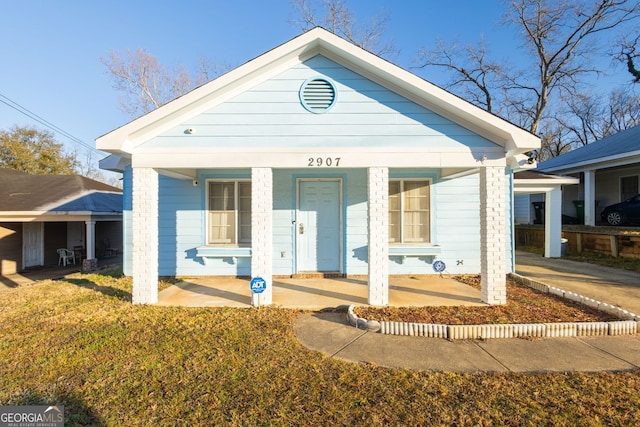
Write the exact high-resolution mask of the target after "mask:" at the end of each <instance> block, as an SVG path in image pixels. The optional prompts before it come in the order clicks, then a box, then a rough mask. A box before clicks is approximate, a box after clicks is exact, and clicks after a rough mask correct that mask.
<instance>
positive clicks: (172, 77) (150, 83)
mask: <svg viewBox="0 0 640 427" xmlns="http://www.w3.org/2000/svg"><path fill="white" fill-rule="evenodd" d="M100 61H101V62H102V63H103V64H104V65H105V66H106V67H107V70H108V71H109V74H110V75H111V78H112V80H113V87H114V88H115V89H116V90H117V91H118V92H119V94H120V96H119V100H120V108H121V109H122V111H124V112H125V113H127V114H129V115H130V116H131V117H138V116H140V115H142V114H145V113H148V112H149V111H152V110H155V109H156V108H158V107H160V106H161V105H163V104H165V103H167V102H169V101H171V100H173V99H175V98H177V97H179V96H181V95H184V94H185V93H187V92H189V91H190V90H192V89H194V88H195V87H197V86H200V85H202V84H204V83H206V82H207V81H209V80H210V79H211V78H212V77H213V76H215V75H217V74H219V72H220V70H219V69H217V68H216V67H213V66H210V65H209V64H208V62H207V61H205V60H201V63H200V69H199V70H198V72H197V73H195V74H191V73H190V72H189V71H188V70H187V69H186V68H185V67H184V66H180V67H178V68H176V69H173V70H169V69H167V68H166V67H165V66H164V65H162V64H161V63H160V61H159V60H158V58H156V57H155V56H153V55H151V54H150V53H149V52H147V51H146V50H144V49H138V50H136V51H135V52H132V51H130V50H128V49H127V50H126V51H125V52H124V53H123V52H120V51H115V50H113V51H111V52H109V55H108V56H107V57H103V58H100Z"/></svg>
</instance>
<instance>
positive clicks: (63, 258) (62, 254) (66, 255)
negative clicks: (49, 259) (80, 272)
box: [57, 248, 76, 267]
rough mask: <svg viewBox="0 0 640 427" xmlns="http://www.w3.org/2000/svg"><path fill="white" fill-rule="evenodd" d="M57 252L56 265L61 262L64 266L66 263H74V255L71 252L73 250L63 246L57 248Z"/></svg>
mask: <svg viewBox="0 0 640 427" xmlns="http://www.w3.org/2000/svg"><path fill="white" fill-rule="evenodd" d="M57 252H58V257H59V258H58V265H60V264H62V265H63V266H64V267H66V266H67V264H70V263H73V264H75V263H76V256H75V254H74V253H73V251H71V250H69V249H65V248H60V249H58V250H57Z"/></svg>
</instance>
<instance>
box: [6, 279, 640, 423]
mask: <svg viewBox="0 0 640 427" xmlns="http://www.w3.org/2000/svg"><path fill="white" fill-rule="evenodd" d="M298 313H299V312H298V311H296V310H286V309H277V308H260V309H231V308H168V307H157V306H133V305H132V304H131V281H130V279H129V278H122V277H119V276H118V275H113V276H111V275H106V274H102V275H87V276H82V277H80V278H77V279H69V280H67V281H58V282H44V283H40V284H37V285H32V286H26V287H22V288H16V289H10V290H7V291H3V292H0V338H1V339H0V379H1V381H0V404H2V405H24V404H55V403H57V404H62V405H64V406H65V415H66V418H67V424H68V425H113V426H125V425H126V426H136V425H203V426H213V425H305V426H308V425H323V426H324V425H366V426H370V425H447V426H448V425H474V426H475V425H514V426H515V425H518V426H519V425H624V426H627V425H638V424H640V375H639V373H638V372H637V371H635V372H620V373H597V374H579V373H567V374H530V375H528V374H489V373H486V374H485V373H479V374H455V373H431V372H414V371H409V370H394V369H387V368H381V367H378V366H375V365H374V364H371V363H368V364H356V363H349V362H344V361H341V360H336V359H331V358H329V357H327V356H324V355H322V354H320V353H317V352H312V351H309V350H307V349H306V348H304V347H303V346H301V345H300V344H299V343H298V341H297V340H296V338H295V336H294V334H293V327H292V325H293V321H294V319H295V317H296V315H297V314H298ZM416 339H419V338H416Z"/></svg>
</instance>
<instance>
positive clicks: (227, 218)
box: [207, 181, 251, 244]
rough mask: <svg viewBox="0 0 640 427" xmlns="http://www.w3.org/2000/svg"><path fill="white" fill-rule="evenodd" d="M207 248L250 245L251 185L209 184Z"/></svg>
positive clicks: (239, 182)
mask: <svg viewBox="0 0 640 427" xmlns="http://www.w3.org/2000/svg"><path fill="white" fill-rule="evenodd" d="M208 215H209V217H208V221H209V223H208V227H209V233H208V236H207V243H208V244H215V243H223V244H242V243H251V182H249V181H209V214H208Z"/></svg>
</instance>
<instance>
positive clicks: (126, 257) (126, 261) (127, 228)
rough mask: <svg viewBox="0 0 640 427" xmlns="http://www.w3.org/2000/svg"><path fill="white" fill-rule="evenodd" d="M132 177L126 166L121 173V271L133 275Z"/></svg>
mask: <svg viewBox="0 0 640 427" xmlns="http://www.w3.org/2000/svg"><path fill="white" fill-rule="evenodd" d="M132 178H133V175H132V169H131V167H130V166H128V167H127V168H126V169H125V170H124V172H123V174H122V228H123V233H122V250H123V254H122V271H123V273H124V274H125V275H127V276H131V275H133V250H132V249H133V247H132V241H133V229H132V224H133V222H132V219H133V218H132V214H131V212H132V206H133V195H132V192H131V184H132Z"/></svg>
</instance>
